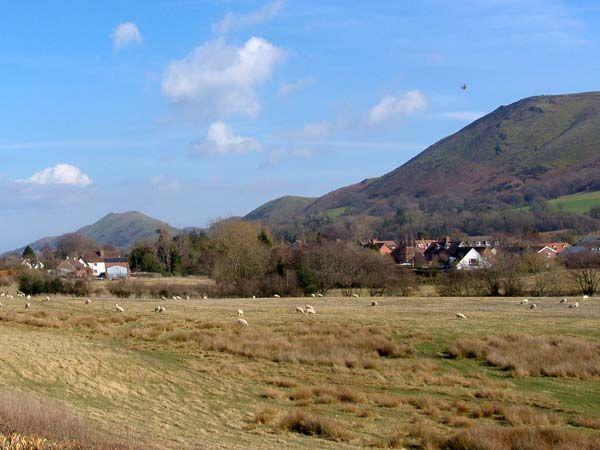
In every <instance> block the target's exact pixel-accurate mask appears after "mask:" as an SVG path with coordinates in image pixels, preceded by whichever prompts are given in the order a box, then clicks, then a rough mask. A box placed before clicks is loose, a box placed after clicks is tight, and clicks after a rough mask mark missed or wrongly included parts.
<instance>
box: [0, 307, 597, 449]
mask: <svg viewBox="0 0 600 450" xmlns="http://www.w3.org/2000/svg"><path fill="white" fill-rule="evenodd" d="M371 301H372V299H370V298H359V299H349V298H341V297H336V298H332V297H329V298H322V299H318V298H317V299H313V298H310V299H306V298H294V299H291V298H290V299H284V298H282V299H256V300H251V299H210V300H198V299H196V300H189V301H167V302H164V303H163V304H164V305H165V306H166V309H167V311H166V313H165V314H157V313H155V312H153V311H154V308H155V306H156V305H157V304H158V302H157V301H156V300H152V299H141V300H133V299H132V300H123V299H118V300H117V299H114V298H109V297H104V298H93V299H92V303H91V304H89V305H86V304H84V301H83V300H82V299H73V298H55V299H52V300H51V301H50V302H45V301H44V300H43V299H41V298H33V299H31V300H30V302H31V307H30V308H27V309H26V308H24V302H23V301H21V300H20V299H16V298H15V299H12V300H7V299H3V303H4V306H3V307H2V308H1V309H0V323H1V324H2V326H1V327H0V339H2V343H3V345H2V346H1V348H0V359H1V360H2V361H3V364H2V365H0V380H1V381H0V387H1V388H3V389H0V390H4V391H5V392H9V393H11V395H12V393H14V392H17V391H21V392H24V393H27V394H32V395H35V396H39V397H41V398H45V399H50V400H51V401H56V402H59V403H60V404H61V405H63V406H64V407H66V408H68V409H69V410H70V411H73V413H75V414H78V415H81V416H83V417H84V418H85V419H86V420H88V421H90V422H91V423H92V424H93V428H94V429H95V430H98V431H100V432H103V433H105V434H106V435H108V436H112V437H118V438H120V439H123V440H124V441H125V442H126V443H129V444H130V445H123V446H120V447H119V448H134V447H136V445H135V444H136V443H138V444H140V445H142V447H143V448H152V447H155V448H178V449H182V448H368V447H371V448H382V447H384V448H401V447H406V448H409V447H410V448H431V449H435V448H452V449H454V448H482V449H484V448H492V447H493V448H495V449H496V448H505V447H504V446H502V445H499V442H500V441H502V442H504V441H505V440H506V442H508V441H511V442H517V443H516V444H515V445H517V447H506V448H524V447H519V445H520V444H519V442H520V443H521V444H522V443H523V442H525V441H527V442H529V443H530V444H531V445H529V446H528V447H526V448H534V446H532V445H535V448H542V449H546V448H550V447H547V446H544V445H542V444H543V439H544V438H543V436H547V435H548V433H551V436H552V438H553V439H554V440H555V441H554V442H555V443H557V445H558V446H559V447H560V448H588V449H591V448H594V447H593V445H592V444H590V445H587V444H589V443H590V442H594V441H595V442H599V440H600V431H599V430H600V383H599V382H598V381H599V380H600V374H599V372H598V367H600V361H599V360H598V358H599V357H598V354H597V353H598V350H597V348H598V347H597V346H598V344H599V343H600V331H599V329H598V322H599V320H600V302H599V300H598V299H590V300H587V301H582V300H581V299H570V300H569V301H570V302H573V301H579V302H580V307H579V308H577V309H569V308H567V307H566V306H565V305H564V304H560V303H559V301H558V299H555V298H545V299H536V300H535V302H536V303H537V305H538V308H537V309H536V310H530V309H528V308H525V307H523V306H520V305H519V299H504V298H423V297H421V298H416V297H414V298H379V299H377V301H378V305H376V306H371ZM117 302H118V303H119V304H120V305H122V306H123V307H124V309H125V312H123V313H119V312H117V311H115V308H114V304H115V303H117ZM305 303H311V304H313V305H314V308H315V309H316V311H317V314H316V315H313V316H310V315H302V314H298V313H296V311H295V307H296V306H297V305H304V304H305ZM238 309H242V310H243V312H244V318H245V319H246V320H247V321H248V323H249V327H247V328H246V327H243V326H241V325H240V324H238V321H237V320H238V312H237V310H238ZM456 312H462V313H464V314H465V315H466V316H467V320H458V319H457V318H456V315H455V313H456ZM511 333H520V335H519V336H517V338H518V339H519V340H518V341H516V342H513V343H511V342H510V339H511V338H510V334H511ZM494 336H495V337H494ZM490 337H492V338H491V339H495V340H496V341H494V342H495V343H494V342H492V344H491V346H488V347H486V345H487V344H485V345H484V343H485V342H487V341H486V339H488V338H490ZM558 337H560V338H559V339H565V341H558V342H556V341H555V338H558ZM506 339H509V345H508V346H506V345H504V346H502V342H504V343H506ZM461 341H462V343H461ZM459 343H460V345H463V346H466V347H465V348H468V347H472V348H473V349H472V350H469V349H467V350H465V351H466V352H471V351H473V352H478V351H487V352H492V353H490V356H489V357H488V360H489V361H487V362H486V361H484V360H483V359H480V360H477V359H471V358H468V357H459V358H452V357H450V355H449V354H448V352H449V351H451V350H449V348H450V347H451V346H452V345H455V347H456V346H457V345H458V344H459ZM479 347H481V348H480V349H479V350H478V348H479ZM486 349H487V350H486ZM594 349H596V350H594ZM496 358H497V359H499V360H501V361H503V362H498V363H494V361H495V359H496ZM590 358H591V359H590ZM504 364H506V367H504ZM511 365H514V369H511V368H510V367H511ZM540 370H541V372H540ZM0 400H1V399H0ZM1 403H2V402H1V401H0V408H1V406H2V405H1ZM0 413H1V411H0ZM7 417H8V418H7ZM13 419H14V417H13ZM13 419H11V415H10V414H8V415H2V414H0V434H1V433H2V431H3V429H5V428H7V427H9V428H12V429H14V428H16V427H17V426H15V425H14V424H12V427H11V423H1V422H2V421H3V420H4V421H8V422H10V421H11V420H13ZM30 422H31V420H30V421H29V422H26V423H25V425H27V423H30ZM50 423H52V422H50ZM17 425H18V424H17ZM36 426H37V425H36ZM2 427H3V428H2ZM53 429H54V428H52V427H50V428H48V433H50V435H49V436H44V437H50V438H52V437H53V435H52V433H54V431H53ZM17 430H18V428H17ZM33 430H34V432H35V430H41V431H37V434H39V433H40V432H41V433H43V432H44V431H43V428H42V429H40V428H39V427H38V428H34V429H33ZM18 431H21V432H28V431H29V432H30V433H31V432H32V431H31V429H29V428H27V429H24V430H18ZM452 438H456V439H461V440H462V441H460V442H468V443H470V445H471V444H472V446H469V447H456V446H453V445H454V444H452V442H449V441H448V439H452ZM523 439H524V440H525V441H523ZM515 440H516V441H515ZM142 443H143V444H142ZM532 443H533V444H532ZM570 443H572V444H573V445H575V447H569V445H570ZM475 444H478V446H477V445H475ZM560 444H562V446H560ZM494 445H496V446H494ZM553 448H558V447H553Z"/></svg>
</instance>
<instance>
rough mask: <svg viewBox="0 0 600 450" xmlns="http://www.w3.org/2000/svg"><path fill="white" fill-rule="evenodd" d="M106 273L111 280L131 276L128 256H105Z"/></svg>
mask: <svg viewBox="0 0 600 450" xmlns="http://www.w3.org/2000/svg"><path fill="white" fill-rule="evenodd" d="M104 265H105V268H106V270H105V274H106V278H108V279H109V280H114V279H117V278H127V277H128V276H129V259H127V258H121V257H116V258H104Z"/></svg>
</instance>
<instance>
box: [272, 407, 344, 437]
mask: <svg viewBox="0 0 600 450" xmlns="http://www.w3.org/2000/svg"><path fill="white" fill-rule="evenodd" d="M279 426H280V428H282V429H284V430H286V431H291V432H293V433H298V434H305V435H307V436H316V437H320V438H324V439H330V440H332V441H346V440H348V439H349V437H350V434H349V432H348V431H347V427H346V426H345V425H342V424H341V423H339V422H337V421H334V420H331V419H326V418H324V417H320V416H316V415H313V414H310V413H308V412H306V411H295V412H292V413H290V414H287V415H286V416H284V417H283V418H282V419H281V421H280V423H279Z"/></svg>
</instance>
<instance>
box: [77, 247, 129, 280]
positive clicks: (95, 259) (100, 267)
mask: <svg viewBox="0 0 600 450" xmlns="http://www.w3.org/2000/svg"><path fill="white" fill-rule="evenodd" d="M119 257H120V255H119V253H118V252H115V251H104V250H96V251H93V252H85V253H84V254H83V255H82V256H81V257H80V258H79V262H80V263H81V264H84V265H85V266H86V267H89V268H90V269H91V270H92V274H93V275H94V276H95V277H100V276H104V275H105V274H106V261H105V260H106V258H119Z"/></svg>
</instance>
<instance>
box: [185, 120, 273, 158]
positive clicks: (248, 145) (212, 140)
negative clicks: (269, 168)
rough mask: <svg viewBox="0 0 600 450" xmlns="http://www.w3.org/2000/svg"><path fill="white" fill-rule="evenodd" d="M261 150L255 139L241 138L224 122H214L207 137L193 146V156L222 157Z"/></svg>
mask: <svg viewBox="0 0 600 450" xmlns="http://www.w3.org/2000/svg"><path fill="white" fill-rule="evenodd" d="M260 149H261V145H260V143H259V142H258V141H257V140H256V139H253V138H250V137H245V136H239V135H236V134H235V133H234V132H233V129H232V128H231V127H230V126H229V125H227V124H226V123H224V122H214V123H212V124H211V125H210V126H209V127H208V132H207V134H206V137H205V138H204V140H202V141H201V142H198V143H197V144H194V145H193V146H192V151H191V153H192V154H193V155H213V156H221V155H228V154H231V153H247V152H251V151H257V150H260Z"/></svg>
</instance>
